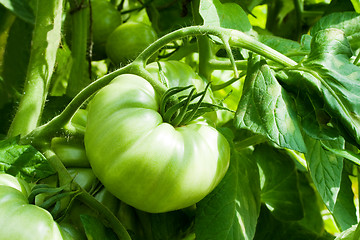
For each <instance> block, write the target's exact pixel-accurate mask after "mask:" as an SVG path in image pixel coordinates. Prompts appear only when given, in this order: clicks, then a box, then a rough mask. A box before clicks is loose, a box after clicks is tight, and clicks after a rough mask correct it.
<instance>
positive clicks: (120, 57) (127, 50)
mask: <svg viewBox="0 0 360 240" xmlns="http://www.w3.org/2000/svg"><path fill="white" fill-rule="evenodd" d="M156 39H157V35H156V32H155V31H154V29H153V28H152V27H151V26H149V25H147V24H144V23H139V22H126V23H124V24H122V25H120V26H119V27H117V28H116V29H115V30H114V31H113V32H112V33H111V34H110V36H109V38H108V39H107V42H106V54H107V56H108V57H109V58H110V59H111V61H112V62H113V63H114V64H115V65H126V64H128V63H129V61H132V60H134V59H135V58H136V57H137V56H138V55H139V53H141V52H142V51H143V50H144V49H145V48H146V47H148V46H149V45H150V44H151V43H153V42H154V41H155V40H156Z"/></svg>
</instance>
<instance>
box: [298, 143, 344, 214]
mask: <svg viewBox="0 0 360 240" xmlns="http://www.w3.org/2000/svg"><path fill="white" fill-rule="evenodd" d="M305 143H306V146H307V149H308V152H307V153H305V158H306V161H307V164H308V167H309V169H310V175H311V178H312V180H313V182H314V185H315V187H316V189H317V190H318V192H319V194H320V196H321V198H322V200H323V202H324V203H325V205H326V206H327V208H328V209H329V211H330V212H333V211H334V208H335V203H336V199H337V196H338V194H339V191H340V184H341V173H342V169H343V158H341V157H338V156H336V155H335V154H333V153H331V152H329V151H326V150H325V149H324V148H323V147H322V145H321V141H320V140H316V139H313V138H310V137H305ZM326 144H327V145H330V146H332V147H336V148H343V147H344V140H342V139H341V138H339V139H337V140H332V141H326Z"/></svg>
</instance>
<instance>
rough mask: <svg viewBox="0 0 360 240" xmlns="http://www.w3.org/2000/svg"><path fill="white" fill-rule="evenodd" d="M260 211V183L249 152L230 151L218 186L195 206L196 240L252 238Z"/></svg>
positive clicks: (239, 239)
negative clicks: (229, 157) (223, 175)
mask: <svg viewBox="0 0 360 240" xmlns="http://www.w3.org/2000/svg"><path fill="white" fill-rule="evenodd" d="M259 212H260V183H259V172H258V168H257V166H256V162H255V161H254V159H252V158H251V155H250V153H247V152H245V151H242V152H238V153H237V152H234V153H233V154H232V157H231V161H230V167H229V170H228V172H227V173H226V175H225V177H224V179H223V180H222V181H221V182H220V184H219V185H218V186H217V187H216V188H215V189H214V190H213V191H212V192H211V193H210V194H209V195H208V196H206V197H205V198H204V199H203V200H202V201H200V202H199V203H198V204H197V210H196V218H195V234H196V239H198V240H202V239H207V240H210V239H211V240H230V239H234V240H241V239H249V240H250V239H253V237H254V235H255V229H256V223H257V218H258V216H259Z"/></svg>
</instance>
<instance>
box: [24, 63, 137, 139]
mask: <svg viewBox="0 0 360 240" xmlns="http://www.w3.org/2000/svg"><path fill="white" fill-rule="evenodd" d="M130 67H131V65H127V66H125V67H123V68H120V69H118V70H116V71H114V72H112V73H109V74H107V75H105V76H103V77H101V78H99V79H98V80H97V81H95V82H92V83H91V84H90V85H89V86H87V87H86V88H84V89H83V90H82V91H80V92H79V93H78V94H77V95H76V96H75V97H74V98H73V99H72V101H71V102H70V103H69V104H68V105H67V106H66V108H65V109H64V110H63V111H62V112H61V113H60V114H59V115H58V116H56V117H54V118H53V119H52V120H50V121H49V122H47V123H46V124H44V125H42V126H39V127H37V128H36V129H35V130H34V131H32V132H31V133H29V134H28V135H26V136H25V137H24V138H23V139H22V140H21V142H22V143H23V144H28V143H32V144H33V145H37V144H38V143H39V142H40V141H42V139H43V138H49V137H51V136H50V135H51V134H53V133H55V132H56V131H58V130H59V129H60V128H62V127H63V126H64V125H65V124H66V123H68V122H69V120H70V119H71V117H72V116H73V115H74V113H75V112H76V111H77V110H78V109H79V108H80V107H81V105H82V104H83V103H84V102H85V101H86V100H87V99H88V98H89V97H90V96H91V95H93V94H94V93H95V92H96V91H98V90H99V89H101V88H102V87H104V86H106V85H107V84H108V83H110V82H111V80H112V79H114V77H116V76H118V75H120V74H124V73H129V72H130V70H129V68H130ZM40 143H41V142H40Z"/></svg>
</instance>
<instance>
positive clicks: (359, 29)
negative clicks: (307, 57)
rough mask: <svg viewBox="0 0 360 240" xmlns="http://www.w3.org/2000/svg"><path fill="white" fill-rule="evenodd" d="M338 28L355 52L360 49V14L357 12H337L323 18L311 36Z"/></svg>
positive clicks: (311, 32)
mask: <svg viewBox="0 0 360 240" xmlns="http://www.w3.org/2000/svg"><path fill="white" fill-rule="evenodd" d="M328 28H337V29H340V30H342V31H344V33H345V35H346V37H347V38H348V40H349V42H350V45H351V47H352V49H353V50H356V49H357V48H359V47H360V14H359V13H356V12H336V13H332V14H329V15H326V16H324V17H322V18H321V19H320V20H319V21H318V22H317V23H316V24H315V25H314V26H313V27H312V29H311V31H310V35H312V36H315V35H316V33H317V32H319V31H321V30H324V29H328Z"/></svg>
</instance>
